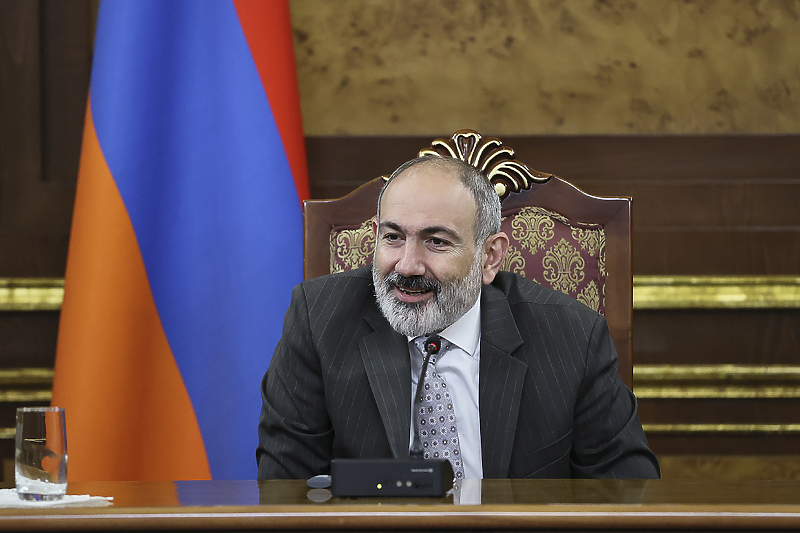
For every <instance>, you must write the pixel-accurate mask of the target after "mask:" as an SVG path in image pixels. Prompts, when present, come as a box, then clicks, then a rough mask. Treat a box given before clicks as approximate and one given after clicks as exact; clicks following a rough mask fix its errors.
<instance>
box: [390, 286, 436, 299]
mask: <svg viewBox="0 0 800 533" xmlns="http://www.w3.org/2000/svg"><path fill="white" fill-rule="evenodd" d="M395 287H397V290H398V291H400V292H402V293H403V294H408V295H409V296H419V295H420V294H425V293H426V292H430V289H424V290H419V291H415V290H411V289H404V288H403V287H400V286H399V285H395Z"/></svg>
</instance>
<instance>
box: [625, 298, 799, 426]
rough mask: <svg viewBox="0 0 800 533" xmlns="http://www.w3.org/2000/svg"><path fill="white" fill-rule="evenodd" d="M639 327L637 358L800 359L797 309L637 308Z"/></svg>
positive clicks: (692, 361)
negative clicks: (649, 309) (644, 309)
mask: <svg viewBox="0 0 800 533" xmlns="http://www.w3.org/2000/svg"><path fill="white" fill-rule="evenodd" d="M633 331H634V335H633V351H634V353H635V354H636V364H646V365H653V364H672V365H703V364H749V365H776V364H783V365H796V364H798V362H800V358H799V357H798V355H800V310H797V309H784V310H778V309H755V310H747V309H738V310H720V309H686V310H670V311H635V312H634V318H633ZM798 421H800V419H798Z"/></svg>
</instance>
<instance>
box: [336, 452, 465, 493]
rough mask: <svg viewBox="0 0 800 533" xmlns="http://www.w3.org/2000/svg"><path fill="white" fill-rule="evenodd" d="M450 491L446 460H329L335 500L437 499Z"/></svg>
mask: <svg viewBox="0 0 800 533" xmlns="http://www.w3.org/2000/svg"><path fill="white" fill-rule="evenodd" d="M452 487H453V467H452V466H451V465H450V461H448V460H447V459H333V460H332V461H331V492H332V493H333V495H334V496H337V497H361V496H437V497H440V498H441V497H443V496H444V495H445V494H446V493H447V491H448V490H450V489H451V488H452Z"/></svg>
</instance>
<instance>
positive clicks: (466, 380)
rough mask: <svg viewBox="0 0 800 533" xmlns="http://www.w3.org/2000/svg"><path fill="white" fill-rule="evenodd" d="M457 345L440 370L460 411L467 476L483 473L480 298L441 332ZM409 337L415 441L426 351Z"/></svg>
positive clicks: (443, 358) (439, 361)
mask: <svg viewBox="0 0 800 533" xmlns="http://www.w3.org/2000/svg"><path fill="white" fill-rule="evenodd" d="M439 336H440V337H443V338H445V339H447V340H448V341H450V343H451V344H453V346H452V347H451V348H450V349H449V350H447V351H446V352H444V354H442V355H441V356H437V358H436V372H437V373H439V374H440V375H441V376H442V378H444V380H445V381H446V382H447V387H448V388H449V389H450V395H451V396H452V397H453V409H454V410H455V412H456V425H457V427H458V438H459V441H460V442H461V460H462V462H463V463H464V477H465V478H478V479H480V478H482V477H483V459H482V455H481V420H480V409H479V404H478V371H479V368H480V351H481V350H480V340H481V306H480V298H478V300H477V301H476V302H475V305H473V306H472V308H471V309H470V310H469V311H467V312H466V313H464V315H463V316H462V317H461V318H459V319H458V320H457V321H456V322H455V323H454V324H453V325H451V326H450V327H448V328H446V329H445V330H444V331H442V332H441V333H439ZM414 338H415V337H409V345H408V346H409V350H408V351H409V354H410V355H411V395H412V397H411V424H412V425H411V439H410V442H409V447H410V446H411V443H412V442H413V439H414V437H413V434H414V424H415V423H416V416H415V414H414V397H413V396H414V394H415V391H416V390H417V380H418V379H419V374H420V371H421V370H422V354H421V353H420V352H419V350H417V348H416V346H414V342H413V339H414Z"/></svg>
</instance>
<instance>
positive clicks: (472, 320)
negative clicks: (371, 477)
mask: <svg viewBox="0 0 800 533" xmlns="http://www.w3.org/2000/svg"><path fill="white" fill-rule="evenodd" d="M373 231H374V232H375V256H374V262H373V265H371V266H367V267H363V268H360V269H358V270H354V271H351V272H345V273H341V274H333V275H329V276H323V277H321V278H317V279H313V280H308V281H305V282H303V283H302V284H300V285H298V286H297V287H296V288H295V290H294V292H293V294H292V302H291V304H290V306H289V309H288V311H287V313H286V318H285V321H284V328H283V335H282V337H281V340H280V342H279V343H278V346H277V347H276V349H275V353H274V355H273V357H272V362H271V364H270V367H269V369H268V371H267V373H266V375H265V376H264V380H263V381H262V387H261V392H262V398H263V406H262V411H261V418H260V421H259V446H258V448H257V450H256V460H257V462H258V477H259V479H273V478H309V477H312V476H315V475H319V474H326V473H328V472H329V469H330V462H331V459H334V458H391V457H395V458H407V457H409V449H410V447H411V446H412V445H413V435H414V433H415V431H414V425H417V427H418V428H419V434H420V435H422V447H423V449H424V450H425V455H426V456H434V457H446V458H447V459H449V460H450V462H451V463H452V464H453V470H454V472H455V473H456V476H457V477H459V478H461V477H463V478H523V477H527V478H571V477H593V478H607V477H614V478H657V477H658V476H659V467H658V462H657V460H656V458H655V456H654V455H653V453H652V452H651V451H650V449H649V447H648V445H647V440H646V439H645V436H644V432H643V431H642V426H641V423H640V421H639V417H638V414H637V408H636V399H635V398H634V396H633V394H632V393H631V391H630V390H629V389H628V388H627V387H625V385H624V384H623V383H622V381H621V378H620V376H619V375H618V373H617V356H616V351H615V349H614V345H613V343H612V341H611V339H610V337H609V334H608V329H607V326H606V322H605V319H604V318H603V317H602V316H601V315H599V314H598V313H596V312H595V311H593V310H591V309H589V308H588V307H586V306H584V305H583V304H581V303H579V302H577V301H575V300H573V299H572V298H570V297H569V296H566V295H564V294H561V293H559V292H556V291H552V290H550V289H547V288H544V287H542V286H540V285H538V284H536V283H534V282H532V281H528V280H526V279H524V278H522V277H520V276H517V275H515V274H511V273H508V272H501V271H500V267H501V265H502V263H503V259H504V258H505V254H506V252H507V250H508V237H507V236H506V235H505V234H504V233H502V232H501V231H500V200H499V198H498V196H497V194H496V193H495V191H494V188H493V187H492V185H491V184H490V183H489V181H488V180H487V179H486V178H485V177H484V176H483V175H482V174H481V173H480V172H479V171H478V170H477V169H476V168H474V167H472V166H471V165H468V164H466V163H464V162H462V161H460V160H458V159H452V158H444V157H438V156H424V157H420V158H417V159H413V160H411V161H409V162H407V163H405V164H403V165H402V166H401V167H400V168H398V169H397V170H396V171H395V172H394V173H393V174H392V176H391V177H390V178H389V180H388V181H387V183H386V184H385V185H384V188H383V190H382V191H381V195H380V197H379V199H378V211H377V218H376V221H375V222H374V223H373ZM431 335H438V336H439V337H440V338H442V339H444V341H442V342H443V343H444V344H443V347H442V350H441V351H440V352H439V353H438V354H436V355H435V356H434V358H433V359H431V361H430V362H429V364H428V365H425V368H426V371H425V380H424V381H425V385H426V386H427V387H428V388H429V392H428V393H427V396H426V398H427V400H426V401H428V402H431V403H430V404H428V403H425V404H424V405H423V407H422V408H420V409H419V412H413V411H415V410H414V404H413V401H412V390H414V391H416V384H417V382H418V380H419V376H420V373H421V372H422V368H423V363H422V362H423V354H422V352H423V351H424V350H422V344H423V342H424V341H425V340H426V339H427V338H428V337H430V336H431ZM419 407H420V406H419V405H418V408H419Z"/></svg>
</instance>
